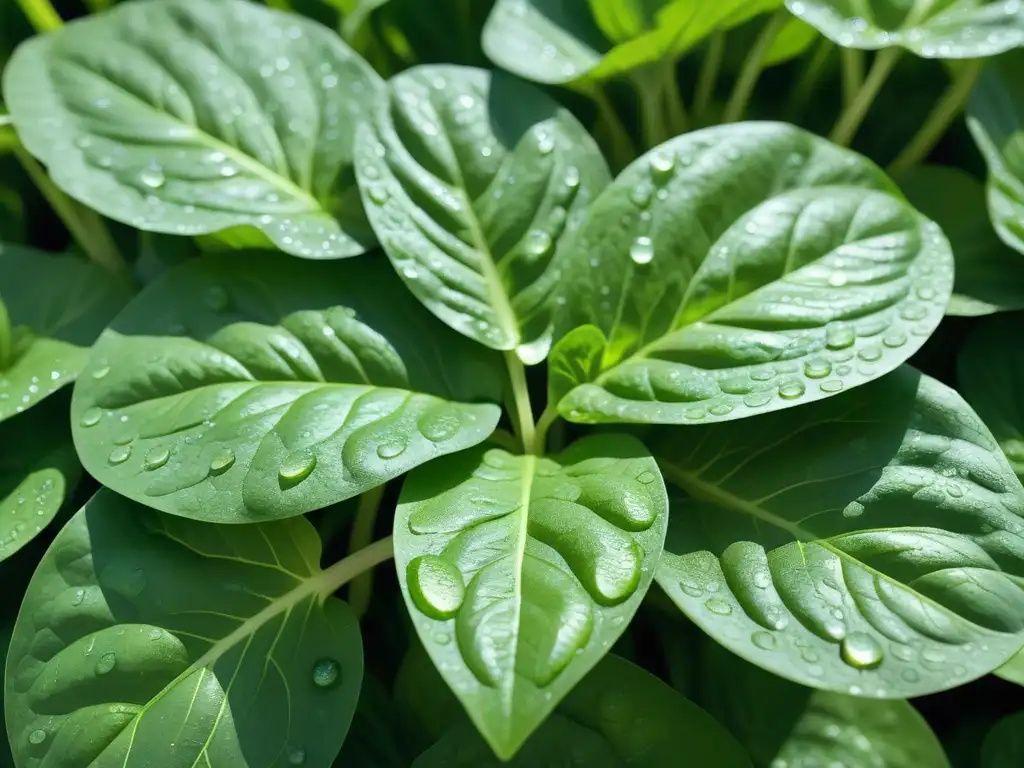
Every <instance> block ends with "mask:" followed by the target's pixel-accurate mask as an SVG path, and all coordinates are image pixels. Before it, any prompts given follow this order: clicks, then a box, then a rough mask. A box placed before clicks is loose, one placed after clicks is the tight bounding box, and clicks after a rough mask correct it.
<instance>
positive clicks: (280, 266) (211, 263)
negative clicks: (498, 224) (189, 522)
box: [72, 254, 502, 523]
mask: <svg viewBox="0 0 1024 768" xmlns="http://www.w3.org/2000/svg"><path fill="white" fill-rule="evenodd" d="M241 259H244V261H243V260H241ZM240 264H244V265H245V266H244V269H241V270H240V269H239V265H240ZM495 358H496V355H494V354H493V353H491V352H489V351H488V350H485V349H482V348H481V347H478V346H476V345H474V344H473V343H472V342H470V341H469V340H468V339H464V338H463V337H461V336H459V335H458V334H455V333H453V332H451V331H449V330H448V329H447V328H445V326H444V325H443V324H442V323H440V322H438V321H437V320H435V319H434V318H433V317H431V315H430V314H429V313H428V312H427V311H426V310H424V309H423V308H422V307H421V306H420V305H419V303H418V302H417V301H416V300H415V298H413V297H412V296H410V295H409V294H408V293H407V292H406V291H405V290H404V288H403V286H402V284H401V282H400V281H399V280H398V278H397V277H396V276H395V274H394V272H393V270H392V269H391V267H390V265H389V264H388V263H387V261H386V260H384V259H382V258H379V257H378V258H366V259H351V260H346V261H344V262H337V263H317V262H311V261H296V260H291V259H288V258H286V257H284V256H280V255H277V256H275V255H257V254H251V255H246V256H244V257H239V256H228V257H206V258H204V259H202V260H195V261H190V262H187V263H185V264H183V265H181V266H179V267H176V268H174V269H173V270H171V271H169V272H167V273H165V274H164V275H163V276H161V277H160V278H159V279H158V280H157V281H156V282H154V283H152V284H150V285H149V286H147V288H146V289H145V290H144V291H143V292H142V293H141V294H139V296H138V297H137V298H136V299H135V301H133V302H132V303H131V304H130V305H129V306H128V307H127V308H126V309H125V311H124V312H123V313H122V314H121V315H120V316H119V317H118V318H117V319H116V320H115V322H114V324H113V325H112V326H111V328H110V329H109V330H107V331H106V332H105V333H104V334H103V336H102V337H101V338H100V340H99V341H98V342H97V343H96V346H95V347H94V349H93V353H92V356H91V357H90V361H89V364H88V366H87V373H86V375H85V376H84V377H83V379H82V380H81V381H80V382H79V385H78V386H77V387H76V388H75V396H74V400H73V401H72V426H73V429H74V435H75V444H76V446H77V448H78V452H79V455H80V456H81V459H82V463H83V464H84V465H85V467H86V469H88V470H89V472H90V473H91V474H92V475H93V476H95V477H96V478H97V479H99V480H100V481H101V482H102V483H103V484H104V485H106V486H108V487H110V488H113V489H114V490H116V491H117V492H118V493H121V494H123V495H125V496H128V497H129V498H132V499H135V500H136V501H139V502H141V503H143V504H147V505H149V506H151V507H155V508H157V509H160V510H163V511H165V512H171V513H174V514H179V515H185V516H186V517H193V518H197V519H202V520H210V521H214V522H226V523H233V522H253V521H261V520H268V519H274V518H279V517H288V516H290V515H297V514H302V513H304V512H309V511H311V510H314V509H319V508H321V507H325V506H327V505H328V504H332V503H334V502H337V501H341V500H342V499H346V498H349V497H351V496H355V495H357V494H359V493H362V492H363V491H365V490H368V489H370V488H374V487H376V486H378V485H380V484H381V483H383V482H385V481H386V480H389V479H391V478H393V477H396V476H398V475H400V474H402V473H404V472H407V471H408V470H409V469H411V468H413V467H414V466H417V465H418V464H422V463H423V462H425V461H429V460H430V459H432V458H434V457H436V456H441V455H443V454H447V453H451V452H453V451H459V450H462V449H463V448H467V447H469V446H471V445H475V444H477V443H479V442H481V441H483V440H484V439H486V437H487V436H488V435H489V434H490V433H491V431H492V430H493V429H494V426H495V424H496V423H497V420H498V416H499V411H500V409H499V408H498V406H496V405H492V404H490V403H489V402H480V401H492V402H493V401H497V400H499V399H500V398H501V393H502V380H501V372H502V369H501V362H500V360H496V359H495Z"/></svg>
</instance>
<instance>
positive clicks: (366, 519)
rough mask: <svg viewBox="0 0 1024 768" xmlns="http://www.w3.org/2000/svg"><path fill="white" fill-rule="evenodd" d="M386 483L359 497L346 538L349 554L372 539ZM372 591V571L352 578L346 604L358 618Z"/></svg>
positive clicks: (352, 553)
mask: <svg viewBox="0 0 1024 768" xmlns="http://www.w3.org/2000/svg"><path fill="white" fill-rule="evenodd" d="M386 487H387V483H384V484H382V485H378V486H377V487H376V488H371V489H370V490H368V491H367V492H366V493H364V494H362V495H361V496H360V497H359V504H358V506H357V507H356V517H355V520H353V521H352V534H351V535H350V536H349V540H348V552H349V555H350V556H351V555H354V554H355V553H356V552H359V551H360V550H363V549H365V548H366V547H367V546H369V544H370V542H371V541H373V526H374V524H375V523H376V522H377V510H379V509H380V501H381V499H382V498H384V489H385V488H386ZM372 593H373V571H372V570H369V569H368V570H366V571H365V572H363V573H361V574H359V575H358V576H356V577H355V578H354V579H352V585H351V586H350V587H349V588H348V604H349V605H350V606H352V610H353V611H354V612H355V614H356V616H357V617H358V618H360V619H361V618H363V616H364V615H365V614H366V609H367V608H369V607H370V595H371V594H372Z"/></svg>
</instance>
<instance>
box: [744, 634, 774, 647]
mask: <svg viewBox="0 0 1024 768" xmlns="http://www.w3.org/2000/svg"><path fill="white" fill-rule="evenodd" d="M750 640H751V642H752V643H753V644H754V645H756V646H757V647H758V648H760V649H761V650H764V651H774V650H775V647H776V640H775V635H773V634H772V633H771V632H755V633H754V634H753V635H751V636H750Z"/></svg>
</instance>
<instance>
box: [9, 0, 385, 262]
mask: <svg viewBox="0 0 1024 768" xmlns="http://www.w3.org/2000/svg"><path fill="white" fill-rule="evenodd" d="M3 86H4V98H5V99H6V101H7V106H8V107H9V109H10V111H11V115H12V116H13V118H14V122H15V125H16V127H17V129H18V134H19V136H20V137H21V139H22V141H23V142H25V146H26V148H27V149H28V150H29V151H30V152H31V153H32V154H34V155H35V156H36V157H38V158H39V159H40V160H41V161H42V162H43V164H45V165H46V166H47V167H48V169H49V171H50V175H51V177H52V178H53V180H54V182H55V183H56V184H57V186H59V187H60V188H61V189H63V190H64V191H65V192H67V193H68V194H70V195H71V196H72V197H74V198H76V199H78V200H80V201H81V202H83V203H85V204H86V205H88V206H90V207H91V208H95V209H96V210H98V211H99V212H100V213H102V214H104V215H106V216H109V217H110V218H112V219H117V220H118V221H122V222H125V223H126V224H131V225H132V226H133V227H136V228H137V229H146V230H151V231H154V232H166V233H171V234H179V235H199V234H204V233H211V232H218V231H220V230H225V229H229V228H232V227H238V226H245V227H255V228H256V229H258V230H260V232H262V233H263V235H265V236H266V237H268V238H270V240H272V241H273V243H274V244H275V245H277V246H278V247H279V248H281V249H282V250H284V251H286V252H288V253H291V254H293V255H295V256H303V257H306V258H314V259H330V258H339V257H344V256H354V255H356V254H359V253H362V252H363V251H364V250H366V248H367V247H368V245H369V244H371V243H372V242H373V237H372V234H371V233H370V232H369V229H368V227H367V226H366V221H365V217H364V215H363V213H362V211H361V209H360V204H359V199H358V192H357V189H356V185H355V183H354V178H353V171H352V167H351V165H352V148H353V142H354V140H355V127H356V124H357V122H358V121H359V120H360V119H361V118H362V115H363V114H364V113H365V111H366V110H367V109H368V108H369V106H370V104H371V103H372V102H373V100H374V99H375V98H376V95H377V93H378V92H379V91H380V89H381V87H382V83H381V80H380V78H379V77H377V75H376V74H375V73H374V72H373V70H372V69H371V68H370V67H369V65H368V64H366V62H364V61H363V60H362V59H361V58H360V57H359V56H358V55H357V54H356V53H354V52H353V51H352V50H351V49H350V48H348V46H346V45H345V44H344V43H343V42H342V41H341V39H340V38H339V37H338V36H337V35H336V34H335V33H333V32H332V31H330V30H328V29H327V28H326V27H322V26H320V25H319V24H316V23H315V22H312V21H309V20H307V19H303V18H302V17H301V16H296V15H293V14H284V13H280V12H277V11H272V10H269V9H266V8H261V7H259V6H257V5H255V4H253V3H248V2H243V0H148V2H130V3H123V4H120V5H118V6H117V7H115V8H114V9H112V10H111V11H108V12H107V13H104V14H101V15H98V16H94V17H91V18H88V19H86V20H83V21H76V22H74V23H72V24H68V25H67V26H66V27H64V28H63V29H60V30H58V31H56V32H54V33H51V34H47V35H43V36H40V37H36V38H33V39H32V40H30V41H28V42H27V43H25V44H23V45H22V46H21V47H20V48H19V49H18V50H17V51H16V53H15V55H14V57H13V58H12V60H11V63H10V65H9V66H8V67H7V69H6V71H5V73H4V80H3Z"/></svg>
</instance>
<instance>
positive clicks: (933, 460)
mask: <svg viewBox="0 0 1024 768" xmlns="http://www.w3.org/2000/svg"><path fill="white" fill-rule="evenodd" d="M798 413H799V416H798V417H797V418H796V419H794V418H793V416H792V415H791V414H782V413H775V414H768V415H765V416H761V417H758V418H756V419H749V420H747V421H744V422H742V423H738V422H737V423H734V424H727V425H714V426H706V427H699V428H690V429H686V430H680V429H678V428H676V429H666V428H660V429H652V430H651V435H650V439H649V440H648V441H647V444H648V445H649V446H650V447H651V450H652V452H653V453H654V454H655V456H656V457H657V458H658V461H659V464H660V465H661V467H662V470H663V472H664V474H665V478H666V481H667V482H669V483H671V484H674V485H675V486H676V487H678V488H680V489H682V490H683V491H685V493H686V494H687V495H686V496H685V497H680V498H675V499H673V502H672V505H671V508H672V512H671V527H670V530H669V536H668V540H667V541H666V545H665V547H666V552H665V554H664V555H663V556H662V559H661V564H660V565H659V567H658V575H657V579H658V583H659V584H660V585H661V586H662V588H663V589H664V590H665V591H666V592H667V593H668V594H669V596H670V597H671V598H672V599H673V601H675V603H676V604H677V605H678V606H679V607H680V608H681V609H682V610H683V611H684V612H685V613H686V614H687V616H689V617H690V618H691V619H692V620H693V621H694V622H695V623H697V624H698V625H699V626H700V627H701V628H702V629H704V631H705V632H707V633H708V634H710V635H711V636H712V637H713V638H714V639H715V640H717V641H718V642H720V643H722V644H723V645H725V646H726V647H727V648H729V649H730V650H731V651H733V652H734V653H736V654H738V655H740V656H742V657H743V658H745V659H747V660H748V661H751V662H753V663H755V664H757V665H759V666H761V667H763V668H765V669H767V670H769V671H771V672H773V673H774V674H777V675H779V676H781V677H784V678H787V679H789V680H793V681H795V682H798V683H801V684H803V685H807V686H811V687H814V688H820V689H822V690H830V691H837V692H841V693H850V694H853V695H856V696H865V697H876V698H905V697H908V696H919V695H922V694H926V693H932V692H935V691H941V690H945V689H947V688H951V687H954V686H956V685H961V684H963V683H965V682H967V681H969V680H972V679H974V678H977V677H980V676H981V675H983V674H986V673H988V672H990V671H992V670H994V669H995V668H997V667H999V666H1000V665H1001V664H1003V663H1005V662H1006V661H1007V660H1008V659H1009V658H1010V657H1011V656H1012V655H1013V654H1014V653H1016V652H1017V650H1018V649H1019V648H1020V647H1021V645H1022V644H1024V583H1022V582H1021V580H1020V578H1019V577H1018V576H1017V575H1016V574H1018V573H1020V572H1021V566H1022V565H1024V552H1022V550H1021V549H1020V547H1018V546H1016V544H1015V543H1016V542H1017V541H1019V537H1020V535H1021V533H1022V531H1024V489H1022V488H1021V485H1020V482H1019V481H1018V480H1017V478H1016V476H1015V475H1014V474H1013V471H1012V470H1011V469H1010V466H1009V465H1008V464H1007V462H1006V459H1005V458H1004V457H1003V455H1002V452H1001V451H1000V450H999V446H998V445H997V443H996V441H995V440H994V439H993V437H992V435H991V434H990V433H989V431H988V430H987V429H986V428H985V426H984V424H983V423H982V422H981V420H980V419H979V418H978V417H977V416H976V415H975V414H974V413H973V412H972V411H971V409H970V408H969V407H968V406H967V404H966V403H964V402H963V400H961V399H960V397H959V396H958V395H957V394H956V393H955V392H954V391H952V390H951V389H949V388H947V387H946V386H944V385H943V384H940V383H939V382H937V381H935V380H933V379H929V378H928V377H925V376H922V375H921V374H920V373H918V372H917V371H915V370H913V369H912V368H910V367H909V366H905V367H903V368H900V369H899V370H897V371H895V372H893V373H891V374H890V375H888V376H886V377H884V378H882V379H879V380H878V381H875V382H872V383H871V384H868V385H865V386H863V387H860V388H858V389H857V390H855V391H853V392H848V393H846V394H844V395H841V396H839V397H835V398H831V399H829V400H827V401H824V402H820V403H816V404H814V405H810V406H807V407H805V408H803V409H801V410H800V411H799V412H798Z"/></svg>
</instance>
